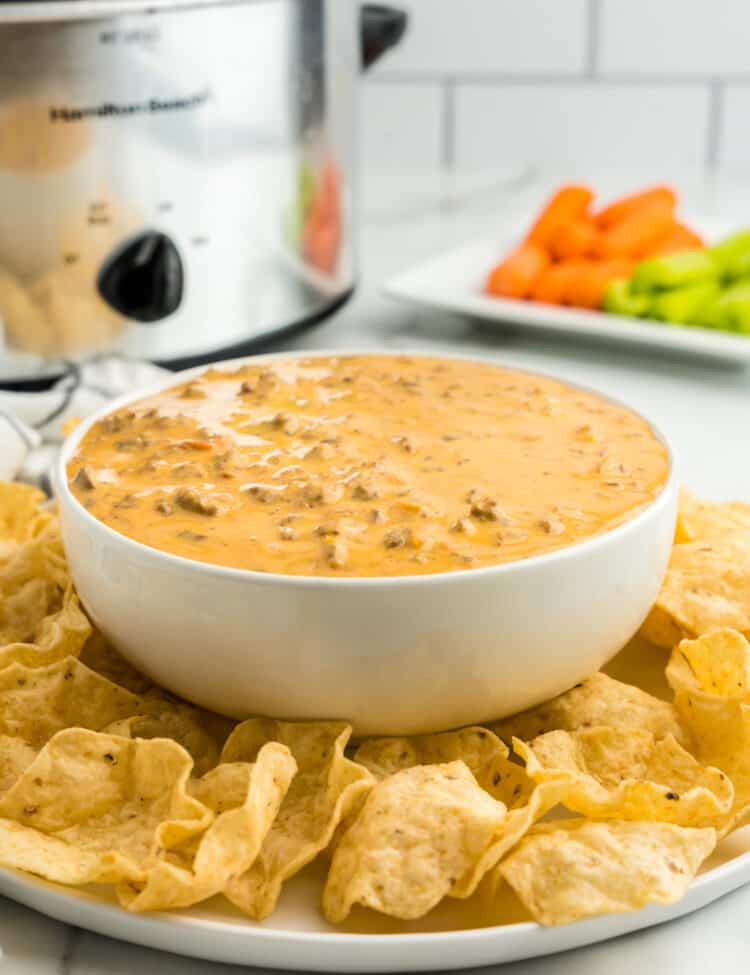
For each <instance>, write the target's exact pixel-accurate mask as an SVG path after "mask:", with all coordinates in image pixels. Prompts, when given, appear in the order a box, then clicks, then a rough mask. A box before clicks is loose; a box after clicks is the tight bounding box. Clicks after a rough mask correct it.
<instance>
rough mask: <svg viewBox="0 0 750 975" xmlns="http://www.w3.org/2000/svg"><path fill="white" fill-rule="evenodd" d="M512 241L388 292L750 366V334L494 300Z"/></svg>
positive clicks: (445, 258)
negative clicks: (496, 275)
mask: <svg viewBox="0 0 750 975" xmlns="http://www.w3.org/2000/svg"><path fill="white" fill-rule="evenodd" d="M514 243H515V242H514V241H513V240H505V241H504V242H503V241H499V242H498V240H496V239H495V240H482V241H477V242H475V243H473V244H468V245H467V246H465V247H461V248H459V249H457V250H453V251H451V252H449V253H447V254H443V255H441V256H440V257H437V258H434V259H432V260H430V261H426V262H425V263H423V264H419V265H417V266H416V267H413V268H411V269H410V270H408V271H404V272H402V273H401V274H398V275H397V276H396V277H394V278H391V279H390V280H389V281H388V282H387V283H386V285H385V290H386V293H387V294H389V295H391V296H392V297H394V298H400V299H403V300H405V301H410V302H415V303H417V304H422V305H428V306H430V307H433V308H439V309H442V310H444V311H450V312H456V313H458V314H462V315H469V316H470V317H473V318H479V319H482V320H483V321H485V322H487V323H488V324H496V325H497V326H498V327H502V326H508V325H512V326H516V327H517V328H519V329H530V330H535V331H541V332H549V333H553V332H554V333H560V334H564V335H569V336H574V337H577V338H595V339H597V340H599V341H601V340H604V341H607V342H611V343H613V344H618V343H627V344H631V345H632V344H637V345H641V346H649V347H650V348H656V349H661V350H664V351H668V352H669V351H672V352H674V353H675V354H678V355H680V356H683V357H684V356H696V357H700V358H707V357H708V358H711V359H720V360H722V361H725V362H732V363H735V364H737V365H748V364H750V335H736V334H733V333H730V332H719V331H715V330H713V329H708V328H694V327H687V326H683V325H667V324H665V323H664V322H656V321H652V320H650V319H640V318H626V317H624V316H622V315H610V314H608V313H606V312H598V311H586V310H585V309H582V308H560V307H558V306H556V305H545V304H541V303H539V302H534V301H517V300H514V299H506V298H493V297H490V296H489V295H485V294H483V291H482V285H483V282H484V279H485V278H486V276H487V273H488V272H489V270H490V268H491V267H492V266H493V265H494V264H496V263H497V262H498V261H499V260H500V258H501V257H502V255H503V254H505V253H506V252H507V251H508V250H509V249H510V248H511V247H512V246H513V244H514Z"/></svg>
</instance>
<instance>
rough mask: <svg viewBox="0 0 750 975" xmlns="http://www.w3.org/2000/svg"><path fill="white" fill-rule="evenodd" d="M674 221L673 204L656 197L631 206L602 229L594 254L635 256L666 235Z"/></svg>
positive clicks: (602, 255)
mask: <svg viewBox="0 0 750 975" xmlns="http://www.w3.org/2000/svg"><path fill="white" fill-rule="evenodd" d="M672 223H673V217H672V205H671V204H670V203H666V202H665V201H664V200H657V199H654V200H652V201H651V203H648V204H644V205H643V206H639V207H637V208H636V209H633V210H631V212H630V213H629V214H628V215H627V216H626V217H623V219H622V220H620V221H618V222H617V223H615V224H612V226H611V227H609V228H608V229H607V230H604V231H603V232H602V233H600V234H599V236H598V237H597V239H596V243H595V244H594V247H593V251H594V254H595V255H596V256H597V257H603V258H612V257H635V256H637V255H638V254H642V253H643V252H644V251H646V250H647V249H648V248H649V247H651V246H652V245H653V244H654V243H655V242H656V241H657V240H659V238H660V237H663V236H664V234H666V233H667V231H668V230H669V228H670V227H671V226H672Z"/></svg>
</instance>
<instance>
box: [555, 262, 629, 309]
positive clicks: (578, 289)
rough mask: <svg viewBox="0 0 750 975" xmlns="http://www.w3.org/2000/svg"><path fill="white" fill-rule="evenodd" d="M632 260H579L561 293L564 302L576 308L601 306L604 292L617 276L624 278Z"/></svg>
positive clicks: (627, 273)
mask: <svg viewBox="0 0 750 975" xmlns="http://www.w3.org/2000/svg"><path fill="white" fill-rule="evenodd" d="M633 267H634V262H633V261H628V260H623V259H619V260H612V261H581V262H579V263H578V266H577V268H576V270H575V273H573V274H572V275H571V277H570V280H569V281H568V286H567V288H566V290H565V294H564V295H563V300H564V301H565V304H568V305H576V306H577V307H578V308H601V306H602V302H603V300H604V292H605V291H606V290H607V288H608V287H609V285H610V284H611V283H612V282H613V281H616V280H617V279H618V278H626V277H628V276H629V275H630V273H631V271H632V270H633Z"/></svg>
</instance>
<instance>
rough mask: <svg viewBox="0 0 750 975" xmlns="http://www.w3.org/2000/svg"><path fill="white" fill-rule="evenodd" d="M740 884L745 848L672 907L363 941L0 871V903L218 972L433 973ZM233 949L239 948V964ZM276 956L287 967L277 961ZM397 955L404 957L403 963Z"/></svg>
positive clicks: (688, 905)
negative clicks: (147, 903) (162, 907)
mask: <svg viewBox="0 0 750 975" xmlns="http://www.w3.org/2000/svg"><path fill="white" fill-rule="evenodd" d="M748 883H750V848H748V849H747V850H745V851H744V852H742V853H739V854H737V855H736V856H734V857H731V858H730V859H728V860H727V861H725V862H724V863H721V864H719V865H717V866H716V867H714V868H712V869H709V870H707V871H706V872H705V873H703V874H701V875H699V876H698V877H697V878H696V879H695V880H694V881H693V883H692V884H691V885H690V887H689V888H688V891H687V893H686V894H685V896H684V897H683V898H682V899H681V900H679V901H677V902H676V903H674V904H669V905H660V904H651V905H648V906H647V907H644V908H642V909H641V910H639V911H633V912H625V913H619V914H607V915H602V916H599V917H593V918H587V919H584V920H581V921H576V922H573V923H571V924H566V925H561V926H559V927H543V926H541V925H539V924H537V923H536V922H533V921H522V922H518V923H515V924H507V925H494V926H489V927H482V928H469V929H462V930H457V931H437V932H409V933H392V934H368V933H356V932H348V931H340V932H339V931H331V932H328V931H295V930H291V929H286V928H273V927H264V926H261V925H254V924H253V922H250V921H244V920H243V921H241V922H239V923H238V922H234V921H232V920H221V919H212V918H201V917H192V916H190V915H185V914H182V915H181V914H177V913H175V912H163V913H162V912H151V913H146V914H131V913H129V912H127V911H125V910H124V909H123V908H121V907H119V906H118V905H117V904H114V903H110V902H109V901H105V900H102V899H99V898H97V896H96V895H95V894H92V893H90V892H86V891H80V890H75V889H71V890H70V891H68V890H66V889H65V888H63V887H62V886H59V885H56V884H52V883H49V882H47V881H45V880H43V879H41V878H37V877H35V876H34V875H32V874H26V873H23V872H21V871H16V870H13V869H10V868H0V895H2V896H5V897H7V898H9V899H10V900H13V901H15V902H16V903H19V904H22V905H24V906H26V907H28V908H30V909H32V910H35V911H37V912H38V913H41V914H43V915H46V916H48V917H51V918H53V919H55V920H57V921H60V922H62V923H65V924H69V925H73V926H76V927H79V928H82V929H84V930H87V931H91V932H94V933H96V934H100V935H103V936H105V937H110V938H114V939H116V940H119V941H123V942H126V943H129V944H136V945H140V946H143V947H148V948H152V949H156V950H162V951H169V952H173V953H175V954H179V955H183V956H186V957H193V958H201V959H204V960H210V961H215V962H220V963H224V964H245V965H255V964H259V965H263V966H264V967H267V968H275V969H279V970H297V971H299V970H306V971H321V972H339V971H341V972H343V971H346V972H355V971H356V972H376V971H377V972H402V971H404V970H407V969H408V970H411V971H438V970H449V969H457V968H461V967H476V966H479V965H486V964H499V963H502V962H509V961H514V960H521V959H524V958H533V957H542V956H545V955H549V954H554V953H557V952H560V951H566V950H570V949H573V948H578V947H585V946H587V945H591V944H596V943H599V942H602V941H606V940H609V939H610V938H614V937H619V936H620V935H623V934H628V933H632V932H635V931H639V930H644V929H646V928H649V927H653V926H655V925H659V924H662V923H665V922H667V921H670V920H672V919H675V918H678V917H682V916H685V915H687V914H691V913H693V912H694V911H696V910H699V909H700V908H702V907H704V906H706V905H708V904H710V903H712V902H713V901H715V900H717V899H719V898H720V897H722V896H724V895H725V894H728V893H730V892H732V891H734V890H736V889H738V888H739V887H742V886H744V885H745V884H748ZM40 898H41V901H42V905H43V906H40ZM123 924H124V926H125V931H124V932H123V930H122V928H123ZM186 934H188V935H189V936H190V938H193V939H197V940H196V943H188V941H183V940H181V936H182V937H183V938H184V937H185V935H186ZM217 940H218V941H219V942H222V943H223V946H224V947H223V950H222V949H221V948H219V949H217V948H216V941H217ZM238 945H242V947H243V948H244V947H247V953H246V954H245V953H244V952H243V953H242V957H240V950H239V948H238ZM284 949H286V957H285V958H284V957H281V955H277V954H275V953H276V952H279V951H283V950H284ZM405 950H406V951H408V952H410V954H411V955H412V957H410V958H408V959H407V958H405V957H404V954H403V952H404V951H405ZM303 952H304V954H303ZM316 952H317V954H316ZM355 953H356V958H355ZM436 953H437V954H436ZM414 955H416V956H418V957H413V956H414Z"/></svg>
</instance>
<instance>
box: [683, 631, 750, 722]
mask: <svg viewBox="0 0 750 975" xmlns="http://www.w3.org/2000/svg"><path fill="white" fill-rule="evenodd" d="M666 674H667V680H668V681H669V685H670V687H671V688H672V689H673V690H674V691H689V692H691V693H696V692H702V693H703V694H706V695H708V696H709V697H719V698H726V699H731V700H740V701H746V702H748V703H750V644H749V643H748V641H747V640H746V639H745V637H744V636H743V635H742V634H741V633H738V632H737V630H730V629H726V628H724V629H721V630H715V631H714V632H713V633H708V634H706V635H705V636H702V637H699V638H698V639H697V640H683V641H681V643H680V644H679V645H678V646H676V647H675V648H674V650H673V651H672V656H671V657H670V660H669V663H668V665H667V670H666Z"/></svg>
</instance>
